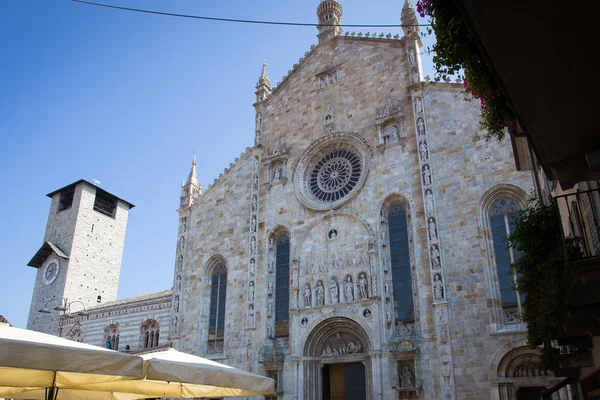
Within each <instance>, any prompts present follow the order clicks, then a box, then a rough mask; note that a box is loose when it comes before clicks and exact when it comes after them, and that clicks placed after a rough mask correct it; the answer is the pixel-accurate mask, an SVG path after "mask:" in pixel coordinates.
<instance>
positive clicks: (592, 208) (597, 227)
mask: <svg viewBox="0 0 600 400" xmlns="http://www.w3.org/2000/svg"><path fill="white" fill-rule="evenodd" d="M582 186H583V188H584V189H585V190H582ZM599 186H600V185H599V184H598V182H585V183H582V184H580V189H578V191H577V192H575V193H570V194H564V195H561V196H557V197H555V198H554V200H555V201H556V204H557V205H558V210H559V212H560V219H561V228H562V232H563V235H564V239H565V245H566V253H567V257H568V260H569V261H576V260H581V259H584V258H588V257H594V256H599V255H600V187H599Z"/></svg>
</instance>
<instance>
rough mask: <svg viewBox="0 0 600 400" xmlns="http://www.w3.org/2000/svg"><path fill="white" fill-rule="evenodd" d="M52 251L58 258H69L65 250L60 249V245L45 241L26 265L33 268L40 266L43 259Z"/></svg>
mask: <svg viewBox="0 0 600 400" xmlns="http://www.w3.org/2000/svg"><path fill="white" fill-rule="evenodd" d="M52 253H54V254H56V255H57V256H59V257H60V258H64V259H66V260H68V259H69V256H68V255H66V254H65V252H64V251H62V250H61V249H60V247H58V246H57V245H55V244H54V243H51V242H48V241H45V242H44V244H43V245H42V247H40V249H39V250H38V251H37V252H36V253H35V255H34V256H33V258H32V259H31V261H29V263H28V264H27V266H29V267H33V268H39V267H41V266H42V264H43V263H44V261H46V259H47V258H48V256H50V254H52Z"/></svg>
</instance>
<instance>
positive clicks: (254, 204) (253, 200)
mask: <svg viewBox="0 0 600 400" xmlns="http://www.w3.org/2000/svg"><path fill="white" fill-rule="evenodd" d="M257 208H258V199H257V197H256V195H254V196H252V211H256V210H257Z"/></svg>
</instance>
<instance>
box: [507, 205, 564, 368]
mask: <svg viewBox="0 0 600 400" xmlns="http://www.w3.org/2000/svg"><path fill="white" fill-rule="evenodd" d="M559 223H560V220H559V216H558V210H557V207H556V204H554V203H553V204H550V205H543V204H540V203H533V204H532V205H530V206H529V207H528V208H526V209H524V210H522V211H521V212H520V213H519V216H518V217H517V218H516V219H515V221H514V230H513V232H512V233H511V234H510V235H509V236H508V238H507V239H508V241H509V243H510V246H511V247H513V248H514V249H516V250H517V251H519V252H520V253H521V255H520V257H519V258H518V259H517V261H515V262H514V263H513V264H512V272H513V273H514V274H515V275H516V276H517V287H516V290H518V291H519V293H520V294H521V295H522V296H524V297H525V301H524V303H523V315H522V316H521V319H522V321H523V322H526V323H527V340H528V342H529V345H530V346H532V347H540V349H541V352H542V364H543V365H544V367H545V368H548V369H553V368H554V367H555V366H556V361H557V360H556V354H555V351H554V348H553V346H552V341H553V340H554V339H555V338H556V333H557V327H558V322H557V315H558V313H559V312H560V310H561V309H562V307H563V299H564V295H565V292H564V289H565V288H564V285H563V283H562V282H563V277H564V272H565V265H566V260H565V258H564V255H563V253H562V251H561V248H562V244H561V240H560V237H561V231H560V227H559Z"/></svg>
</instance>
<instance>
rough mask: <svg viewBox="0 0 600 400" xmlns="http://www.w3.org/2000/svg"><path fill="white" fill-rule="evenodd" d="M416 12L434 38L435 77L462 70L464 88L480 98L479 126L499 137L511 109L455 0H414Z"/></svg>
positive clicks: (509, 119) (509, 120)
mask: <svg viewBox="0 0 600 400" xmlns="http://www.w3.org/2000/svg"><path fill="white" fill-rule="evenodd" d="M417 12H418V13H419V14H420V15H421V17H422V18H425V17H429V19H430V21H431V27H430V28H427V33H428V34H432V33H434V32H435V36H436V39H437V41H436V43H435V44H434V45H433V48H431V49H430V51H431V52H432V53H433V54H434V56H433V66H434V69H435V71H436V74H437V77H438V79H443V80H448V79H449V78H450V76H452V75H456V74H459V73H460V72H461V71H463V72H464V75H465V78H464V80H463V83H464V87H465V91H466V92H467V93H469V94H470V95H471V96H472V97H473V98H475V99H478V100H479V101H480V104H481V117H482V121H481V127H482V129H485V130H487V132H488V133H487V138H488V139H489V138H490V137H496V138H497V139H498V140H502V139H503V138H504V136H505V135H506V129H505V128H506V127H507V126H510V125H512V124H514V121H515V117H514V113H513V112H512V110H511V109H510V107H509V106H508V103H507V100H506V97H505V96H504V95H503V93H502V92H501V91H500V88H499V86H498V83H497V82H496V79H495V78H494V76H493V75H492V72H491V68H490V66H489V65H488V64H487V61H486V60H485V58H484V57H483V54H482V52H481V50H480V49H479V46H477V43H476V42H475V39H474V37H473V35H472V34H471V31H470V30H469V28H468V26H467V23H466V21H465V19H464V17H463V16H462V14H461V12H460V10H459V9H458V7H457V6H456V3H455V2H454V1H453V0H418V1H417Z"/></svg>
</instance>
